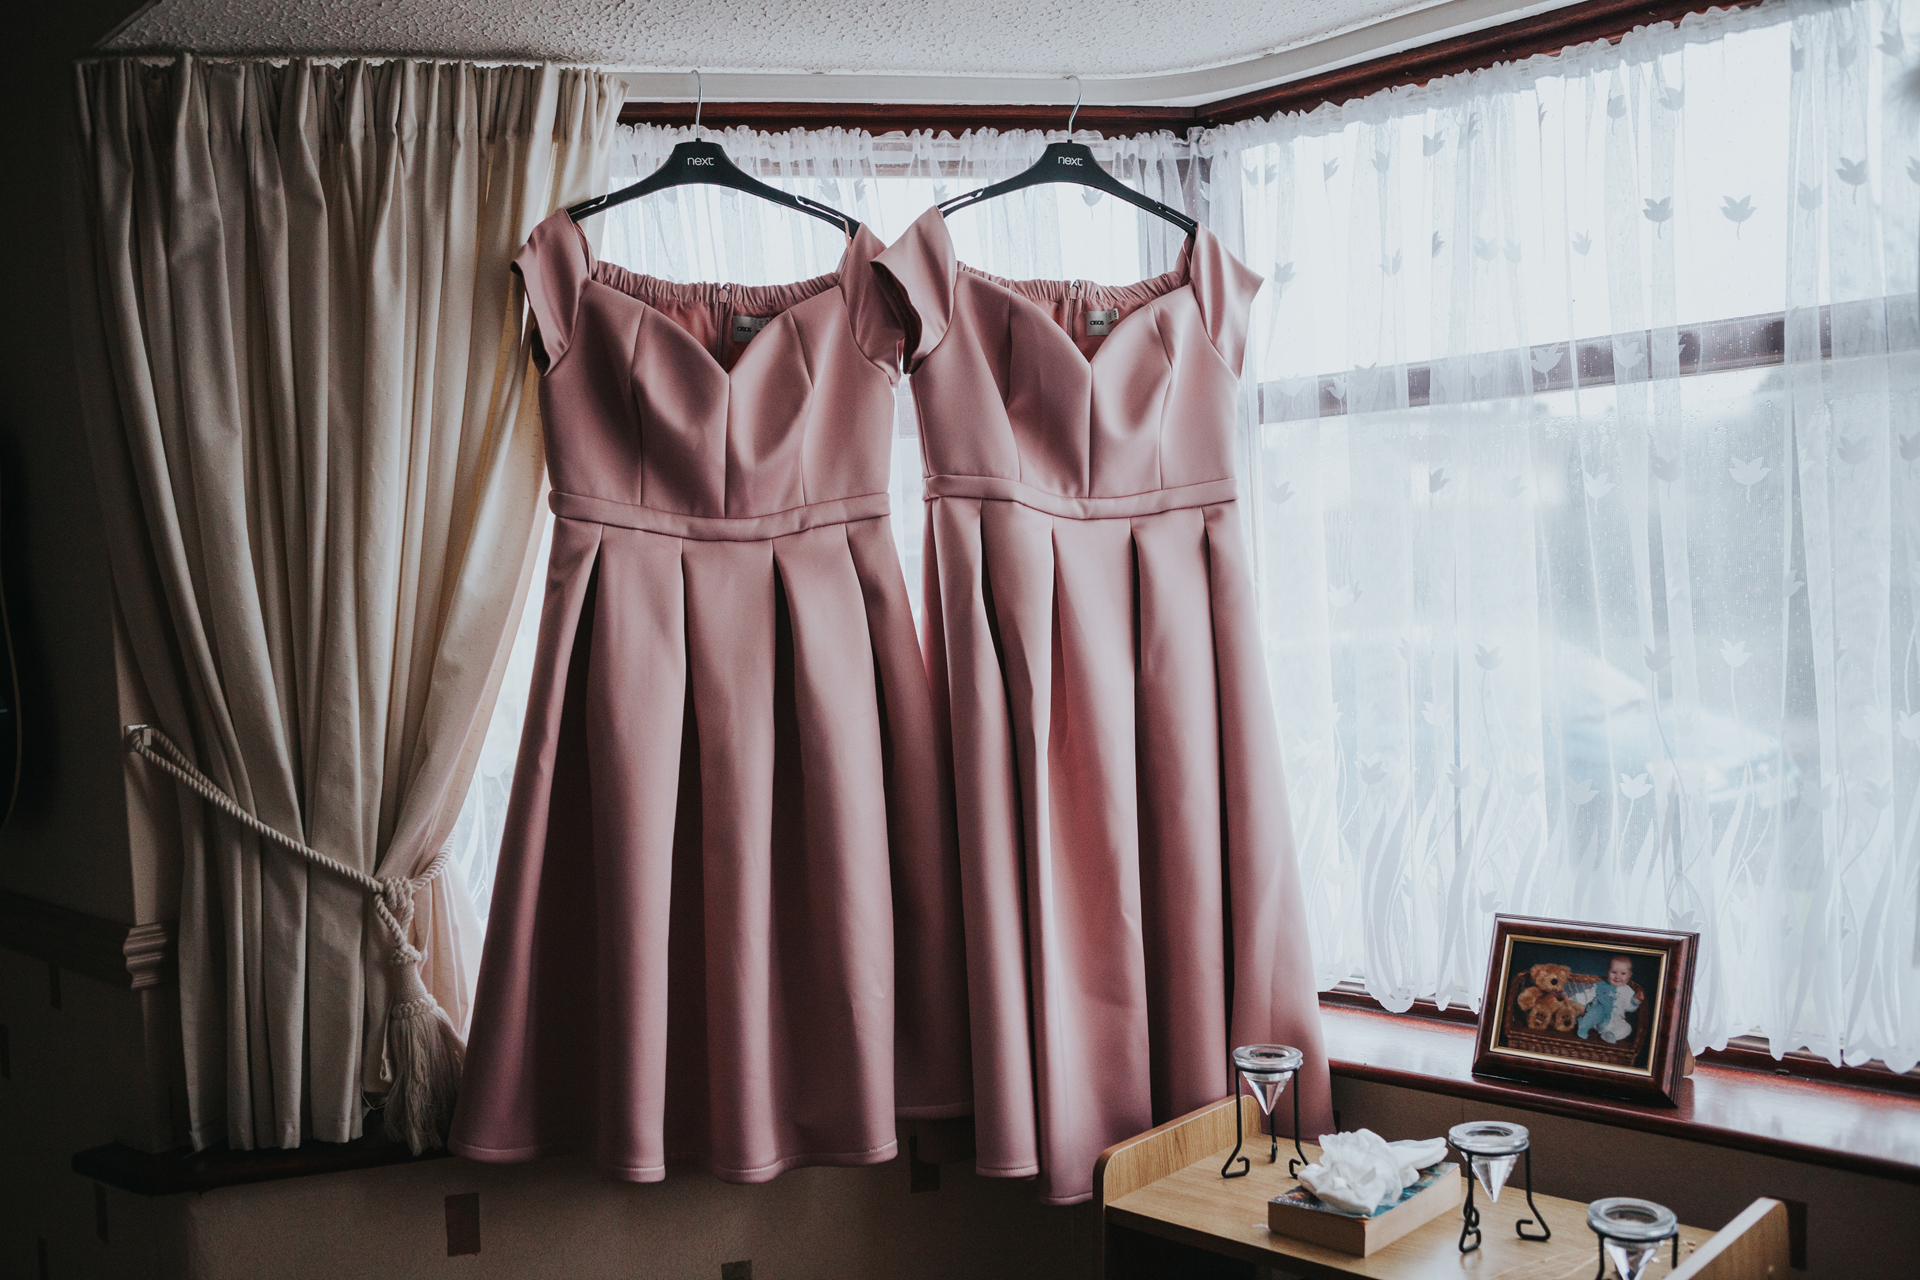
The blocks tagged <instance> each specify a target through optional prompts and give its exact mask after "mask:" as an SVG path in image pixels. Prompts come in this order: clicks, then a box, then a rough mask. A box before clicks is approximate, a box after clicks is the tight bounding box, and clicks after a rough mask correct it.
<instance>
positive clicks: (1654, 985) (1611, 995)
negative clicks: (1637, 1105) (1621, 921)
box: [1473, 916, 1700, 1106]
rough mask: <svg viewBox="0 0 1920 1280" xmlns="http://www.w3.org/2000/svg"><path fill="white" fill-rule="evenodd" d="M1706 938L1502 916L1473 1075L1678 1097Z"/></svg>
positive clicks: (1649, 1097)
mask: <svg viewBox="0 0 1920 1280" xmlns="http://www.w3.org/2000/svg"><path fill="white" fill-rule="evenodd" d="M1699 938H1700V935H1699V934H1695V933H1670V932H1666V931H1664V930H1657V929H1628V928H1620V927H1615V926H1611V925H1596V924H1584V923H1580V922H1577V921H1570V920H1538V919H1532V918H1529V917H1526V916H1495V917H1494V926H1493V950H1492V952H1491V953H1490V955H1489V957H1488V964H1487V991H1486V996H1485V998H1484V999H1483V1000H1482V1001H1481V1004H1480V1040H1479V1052H1478V1054H1477V1055H1476V1057H1475V1058H1474V1063H1473V1070H1474V1074H1475V1075H1485V1076H1501V1077H1505V1078H1507V1079H1515V1080H1527V1081H1532V1082H1536V1083H1541V1084H1560V1085H1569V1086H1573V1087H1577V1088H1580V1089H1582V1090H1583V1091H1587V1092H1599V1093H1608V1094H1612V1095H1614V1096H1616V1097H1622V1098H1631V1099H1635V1100H1637V1101H1643V1102H1658V1103H1665V1104H1666V1105H1668V1106H1673V1105H1675V1104H1676V1100H1677V1095H1678V1093H1679V1090H1680V1081H1681V1079H1682V1078H1683V1076H1684V1075H1685V1073H1686V1071H1687V1064H1688V1055H1687V1045H1686V1030H1687V1014H1688V1010H1689V1007H1690V1006H1691V1004H1692V999H1693V966H1694V953H1695V951H1696V949H1697V947H1698V944H1699Z"/></svg>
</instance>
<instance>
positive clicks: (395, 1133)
mask: <svg viewBox="0 0 1920 1280" xmlns="http://www.w3.org/2000/svg"><path fill="white" fill-rule="evenodd" d="M124 733H125V738H126V747H127V750H128V752H130V753H131V754H133V755H137V756H140V757H141V758H142V759H144V760H146V761H147V762H148V763H149V764H151V765H153V766H154V767H155V768H157V769H160V770H162V771H163V772H166V773H169V774H172V775H173V776H174V777H175V778H176V779H178V780H179V781H180V782H181V783H182V784H183V785H185V786H186V787H187V788H188V789H189V790H191V791H194V792H197V793H198V794H199V795H200V797H201V798H202V799H204V800H206V801H207V802H208V803H210V804H212V805H213V806H214V807H215V808H217V809H220V810H221V811H222V812H224V813H226V814H227V815H228V816H229V817H231V818H232V819H233V820H234V821H236V822H238V823H239V824H240V825H241V826H243V827H246V828H247V829H248V830H250V831H252V832H254V833H255V834H256V835H258V836H260V837H261V838H262V839H264V840H269V841H271V842H273V843H274V844H277V845H279V846H281V847H282V848H284V849H288V850H291V851H292V852H294V853H297V854H299V855H300V856H301V857H302V858H305V859H306V860H307V861H308V862H310V863H312V864H313V865H315V866H317V867H324V868H325V869H326V870H328V871H331V872H333V873H334V874H335V875H337V876H340V877H341V878H342V879H345V880H350V881H352V882H353V883H354V884H357V885H359V886H360V887H361V888H362V889H364V890H366V891H367V893H368V894H370V895H371V896H372V898H373V910H374V914H375V915H377V916H379V918H380V923H381V924H383V925H385V926H386V928H387V932H388V933H390V934H392V935H393V938H394V948H393V951H392V952H391V954H390V956H389V959H390V960H391V962H392V964H393V968H394V973H395V978H396V981H395V983H394V987H393V992H394V998H393V1003H392V1004H391V1005H389V1006H388V1008H387V1056H388V1059H389V1062H390V1064H391V1066H392V1074H393V1084H392V1087H391V1088H389V1089H388V1091H387V1100H386V1108H385V1110H386V1130H387V1137H389V1138H390V1139H392V1140H393V1141H395V1142H405V1143H406V1144H407V1146H408V1147H409V1148H410V1149H411V1150H412V1151H413V1154H415V1155H419V1154H420V1153H421V1152H422V1151H425V1150H426V1149H427V1148H428V1147H438V1146H444V1145H445V1143H446V1131H447V1126H448V1125H449V1124H450V1123H451V1122H452V1119H453V1104H454V1099H455V1097H456V1096H457V1094H458V1092H459V1087H460V1069H461V1066H462V1064H463V1061H464V1059H465V1056H466V1046H465V1045H463V1044H462V1043H461V1041H460V1033H459V1032H458V1031H456V1030H455V1029H454V1025H453V1020H452V1019H451V1018H449V1017H448V1016H447V1012H446V1010H444V1009H442V1008H441V1007H440V1002H439V1001H438V1000H435V999H434V998H433V993H432V992H431V991H429V990H427V985H426V983H425V982H424V981H423V980H422V979H421V977H420V961H421V959H422V955H421V952H420V949H419V948H418V947H416V946H414V945H413V940H412V936H411V934H412V928H413V899H414V895H415V894H417V893H418V892H419V891H420V890H421V889H423V888H425V887H426V886H427V885H429V884H431V883H433V882H434V881H435V880H437V879H439V878H440V876H441V875H442V874H443V873H444V872H445V871H446V869H447V866H448V859H449V857H450V856H451V855H452V852H453V840H452V838H451V837H449V838H448V840H447V843H446V844H444V845H442V846H441V847H440V852H439V853H437V854H435V855H434V858H433V861H432V862H429V863H428V864H427V865H426V867H425V869H424V870H422V871H421V872H420V874H419V875H417V876H370V875H368V874H367V873H366V872H364V871H360V870H358V869H356V868H354V867H350V866H348V865H347V864H346V863H344V862H341V861H339V860H338V859H335V858H330V857H328V856H327V855H326V854H324V853H321V852H320V851H319V850H318V849H314V848H310V847H308V846H307V845H305V844H302V843H301V842H300V841H298V840H295V839H294V838H293V837H292V836H290V835H287V834H286V833H285V832H283V831H279V830H276V829H275V828H273V827H270V826H268V825H267V824H266V823H264V822H262V821H261V820H260V819H258V818H256V817H255V816H254V815H253V814H251V813H249V812H247V810H246V809H245V808H244V807H242V805H241V804H240V802H239V801H238V800H235V799H234V798H233V797H232V796H231V795H228V794H227V792H226V790H225V789H224V788H222V787H221V786H220V785H219V784H218V783H216V782H215V781H214V780H213V779H211V778H209V777H208V776H207V775H206V774H204V773H202V772H201V771H200V770H199V768H198V767H197V766H195V764H194V763H193V761H192V760H190V759H189V758H188V757H187V754H186V753H185V752H184V751H182V750H181V749H180V748H179V746H177V745H176V744H175V743H174V741H173V739H171V738H169V737H168V736H167V735H166V734H164V733H162V732H161V731H160V730H158V729H156V728H154V727H153V726H152V725H148V724H130V725H127V726H126V727H125V730H124Z"/></svg>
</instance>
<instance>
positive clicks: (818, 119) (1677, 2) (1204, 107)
mask: <svg viewBox="0 0 1920 1280" xmlns="http://www.w3.org/2000/svg"><path fill="white" fill-rule="evenodd" d="M1754 3H1756V0H1726V3H1722V4H1716V5H1712V6H1708V5H1706V4H1702V3H1701V2H1700V0H1588V2H1587V3H1584V4H1575V5H1572V6H1570V7H1567V8H1564V9H1553V10H1549V11H1548V12H1546V13H1541V14H1536V15H1534V16H1533V17H1530V18H1521V19H1519V20H1517V21H1514V22H1508V23H1504V24H1502V25H1500V26H1497V27H1486V28H1483V29H1482V30H1479V31H1473V32H1469V33H1467V34H1465V35H1461V36H1455V37H1453V38H1451V39H1447V40H1439V41H1435V42H1434V43H1432V44H1426V45H1419V46H1416V47H1415V48H1412V49H1406V50H1403V51H1401V52H1399V53H1392V54H1387V55H1385V56H1383V57H1379V58H1372V59H1369V60H1367V61H1365V62H1359V63H1355V64H1353V65H1351V66H1346V67H1341V68H1338V69H1336V70H1333V71H1328V72H1323V73H1321V74H1319V75H1314V76H1308V77H1306V78H1305V79H1302V80H1294V81H1290V82H1287V83H1283V84H1277V85H1273V86H1271V87H1269V88H1265V89H1256V90H1254V91H1252V92H1250V93H1239V94H1233V95H1231V96H1228V97H1224V98H1220V99H1217V100H1215V101H1213V102H1205V103H1201V104H1199V105H1198V106H1192V107H1127V106H1088V107H1082V108H1081V109H1080V119H1079V121H1078V125H1079V127H1081V128H1086V129H1094V130H1097V131H1099V132H1100V133H1103V134H1106V135H1108V136H1109V137H1113V136H1121V135H1125V134H1135V133H1154V132H1158V131H1160V130H1163V129H1164V130H1169V131H1171V132H1173V133H1177V134H1187V133H1191V132H1192V131H1194V130H1196V129H1211V128H1215V127H1217V126H1219V125H1223V124H1232V123H1234V122H1235V121H1239V120H1252V119H1256V118H1258V117H1262V116H1272V115H1282V114H1286V113H1288V112H1295V111H1311V110H1313V109H1314V108H1315V107H1318V106H1321V105H1323V104H1325V103H1335V104H1338V103H1342V102H1350V101H1352V100H1353V99H1355V98H1364V97H1366V96H1367V95H1368V94H1372V93H1378V92H1380V91H1381V90H1383V89H1393V88H1398V87H1400V86H1403V85H1414V84H1425V83H1427V82H1428V81H1430V80H1436V79H1439V78H1440V77H1442V76H1450V75H1459V74H1461V73H1464V72H1469V71H1482V70H1485V69H1486V68H1488V67H1491V66H1495V65H1497V64H1499V63H1503V62H1517V61H1520V60H1522V59H1526V58H1531V57H1535V56H1537V55H1540V54H1554V53H1559V52H1560V51H1561V50H1563V49H1568V48H1571V47H1573V46H1575V45H1581V44H1588V43H1591V42H1593V41H1596V40H1606V41H1609V42H1613V41H1618V40H1619V39H1620V38H1621V37H1622V36H1625V35H1626V34H1627V33H1628V32H1630V31H1632V30H1633V29H1634V28H1636V27H1642V26H1650V25H1653V24H1655V23H1660V22H1678V21H1679V20H1680V19H1682V18H1684V17H1686V16H1687V15H1688V14H1694V13H1705V12H1707V10H1708V9H1709V7H1711V8H1716V9H1723V10H1724V9H1742V8H1751V7H1752V6H1753V4H1754ZM1064 110H1065V109H1064V108H1063V107H1061V106H1060V105H1058V104H1054V103H1020V104H1007V105H993V104H980V103H964V104H956V105H951V106H948V105H940V104H934V103H887V102H712V101H709V102H708V103H706V107H705V115H704V116H702V118H701V124H702V125H706V126H710V127H713V128H719V129H724V128H728V127H731V126H736V125H743V126H746V127H747V128H751V129H758V130H762V131H765V132H770V133H772V132H780V131H783V130H786V129H833V128H840V129H864V130H866V131H867V132H869V133H876V134H878V133H889V132H892V131H893V130H896V129H898V130H903V131H906V132H911V131H913V130H916V129H931V130H945V131H947V132H949V133H961V132H964V131H966V130H968V129H999V130H1007V129H1058V128H1059V127H1060V126H1061V125H1062V123H1063V122H1064ZM620 122H621V123H622V124H656V125H690V124H692V123H693V104H692V103H691V102H628V103H627V104H626V105H625V106H624V107H622V108H621V109H620Z"/></svg>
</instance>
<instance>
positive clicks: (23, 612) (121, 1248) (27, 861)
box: [0, 0, 165, 1280]
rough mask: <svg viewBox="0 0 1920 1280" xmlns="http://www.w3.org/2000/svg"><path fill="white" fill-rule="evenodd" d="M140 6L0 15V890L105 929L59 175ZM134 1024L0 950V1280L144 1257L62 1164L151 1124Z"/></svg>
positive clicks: (98, 620) (79, 455) (105, 884)
mask: <svg viewBox="0 0 1920 1280" xmlns="http://www.w3.org/2000/svg"><path fill="white" fill-rule="evenodd" d="M139 7H140V5H139V4H138V3H137V2H136V0H61V3H58V4H34V5H21V6H19V7H18V8H17V9H12V8H10V9H9V11H8V15H7V16H8V23H7V34H8V55H9V56H8V59H7V74H6V75H5V76H4V77H0V118H3V119H5V120H6V122H7V128H6V129H5V130H4V131H0V171H3V172H4V173H5V174H6V178H7V181H6V192H7V197H8V198H7V199H6V200H5V201H0V243H4V244H5V245H6V246H7V305H6V306H5V307H4V308H0V577H4V587H5V593H6V605H7V613H8V620H9V623H10V625H11V630H12V634H13V638H14V641H15V648H16V653H17V658H18V666H19V677H20V685H21V693H22V708H21V710H22V713H23V725H24V728H25V736H26V740H27V741H26V756H25V759H26V765H27V767H26V770H25V776H24V777H23V778H22V785H21V794H20V801H19V805H18V807H17V808H16V810H15V812H14V814H13V816H12V817H11V818H10V819H9V820H8V822H7V823H6V825H5V826H4V827H0V889H4V890H8V891H11V892H14V893H19V894H24V895H27V896H29V897H32V898H36V899H39V900H41V901H45V902H52V903H56V904H58V905H60V906H64V907H68V908H71V909H74V910H77V911H83V912H86V913H88V914H90V915H94V916H98V917H102V918H105V919H107V920H111V921H116V922H119V923H122V924H132V923H135V922H136V921H138V920H139V919H140V915H139V910H138V907H137V905H136V900H135V892H134V881H133V874H132V866H131V859H130V858H129V853H128V837H127V830H128V827H127V812H126V801H125V793H124V790H123V783H122V769H121V754H120V749H119V741H118V724H119V719H120V717H119V711H118V706H117V701H116V674H115V660H114V646H113V639H112V634H113V633H112V623H111V611H110V603H109V582H108V577H107V562H106V548H105V542H104V539H103V538H102V536H101V532H100V529H101V525H100V509H99V503H98V500H97V498H96V497H95V494H94V490H93V483H92V470H91V462H90V459H89V455H88V452H87V448H86V443H85V436H84V433H83V430H82V427H81V422H80V405H79V393H78V388H77V385H76V382H75V374H74V370H73V365H72V360H71V339H70V334H71V327H70V323H69V316H68V306H69V303H70V299H69V297H68V292H67V285H66V271H65V252H66V240H65V237H66V233H67V213H66V204H65V190H64V186H63V170H62V166H63V163H64V159H65V156H66V154H67V148H68V139H69V137H70V134H69V132H68V129H69V123H70V120H71V115H72V103H73V100H74V87H73V60H74V59H75V58H76V57H78V56H79V55H80V54H82V53H83V52H84V51H85V50H86V49H87V48H88V47H89V46H90V45H92V44H93V43H94V42H95V41H97V40H99V39H100V38H101V37H102V36H104V35H106V34H107V33H108V32H109V31H111V30H112V29H113V28H114V26H115V25H116V24H118V23H119V22H120V21H121V20H123V19H124V18H126V17H128V16H129V15H131V14H132V13H133V12H134V11H135V10H137V9H138V8H139ZM56 995H57V999H56ZM161 1003H163V1004H164V1003H165V1001H162V1002H161ZM144 1030H145V1028H144V1026H143V1016H142V1004H141V998H140V997H139V996H136V995H135V994H134V993H133V992H132V991H130V990H127V989H125V988H124V987H117V986H112V985H108V984H106V983H102V982H98V981H95V980H93V979H89V978H84V977H81V976H79V975H77V974H73V973H70V972H64V971H63V972H61V973H60V974H59V975H58V976H57V977H56V976H54V975H52V974H50V972H49V968H48V966H47V964H46V963H45V962H44V961H36V960H30V959H28V958H27V957H25V956H22V955H19V954H17V953H14V952H9V951H4V950H0V1277H6V1280H13V1278H14V1277H22V1278H37V1277H39V1276H41V1275H43V1274H45V1275H51V1276H72V1275H86V1274H95V1275H114V1276H118V1275H122V1274H137V1271H134V1270H130V1269H129V1267H130V1266H131V1265H133V1264H136V1263H139V1264H142V1265H143V1264H144V1261H143V1260H145V1259H148V1258H150V1257H151V1256H152V1252H153V1249H152V1242H153V1240H154V1239H155V1238H156V1235H157V1225H156V1224H158V1223H159V1222H160V1221H162V1220H163V1218H164V1216H165V1215H164V1213H163V1211H162V1207H161V1206H159V1205H151V1206H144V1207H142V1208H141V1209H140V1210H139V1211H138V1212H135V1213H133V1214H130V1215H129V1216H128V1217H127V1219H126V1221H124V1222H122V1223H120V1224H119V1228H120V1229H119V1230H117V1231H113V1232H110V1233H109V1236H110V1238H109V1240H108V1241H101V1240H100V1238H99V1235H100V1222H99V1220H98V1214H97V1212H96V1209H97V1205H96V1202H95V1193H94V1189H93V1188H92V1187H91V1186H90V1185H89V1184H87V1183H86V1182H84V1181H82V1180H81V1179H80V1178H77V1177H75V1176H74V1175H73V1174H72V1173H71V1172H69V1171H68V1166H67V1162H68V1160H69V1159H70V1158H71V1156H72V1154H73V1152H75V1151H77V1150H80V1149H81V1148H83V1147H87V1146H93V1145H97V1144H99V1143H103V1142H108V1141H112V1140H114V1139H116V1138H120V1137H130V1136H138V1135H140V1134H141V1133H143V1132H150V1131H151V1128H152V1122H151V1117H152V1114H153V1111H154V1107H155V1102H156V1099H155V1098H154V1097H153V1096H152V1095H151V1092H150V1089H149V1083H148V1082H149V1076H148V1074H147V1072H146V1071H145V1070H144V1066H143V1052H144V1051H143V1043H144ZM161 1110H162V1111H163V1112H164V1103H163V1102H162V1103H161ZM83 1250H86V1251H90V1252H96V1253H98V1252H100V1251H105V1252H104V1253H101V1254H100V1256H101V1258H103V1259H105V1260H106V1263H105V1265H104V1267H102V1266H96V1265H93V1264H85V1265H83V1264H82V1263H81V1262H80V1258H81V1256H82V1251H83ZM43 1251H44V1255H45V1263H44V1267H43V1263H42V1254H43Z"/></svg>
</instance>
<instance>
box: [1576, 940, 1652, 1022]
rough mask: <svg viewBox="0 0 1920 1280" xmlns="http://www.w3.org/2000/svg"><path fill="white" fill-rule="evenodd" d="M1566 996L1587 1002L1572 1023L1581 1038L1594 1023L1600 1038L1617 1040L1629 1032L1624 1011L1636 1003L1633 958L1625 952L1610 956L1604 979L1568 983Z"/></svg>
mask: <svg viewBox="0 0 1920 1280" xmlns="http://www.w3.org/2000/svg"><path fill="white" fill-rule="evenodd" d="M1567 999H1569V1000H1572V1001H1574V1002H1576V1003H1578V1004H1584V1005H1585V1006H1587V1009H1586V1012H1585V1013H1582V1014H1581V1015H1580V1022H1579V1024H1578V1025H1577V1026H1575V1027H1574V1031H1576V1032H1577V1033H1578V1034H1579V1036H1580V1038H1581V1039H1582V1040H1585V1039H1586V1038H1587V1036H1588V1035H1589V1034H1590V1033H1591V1032H1592V1031H1593V1030H1594V1029H1595V1028H1596V1027H1597V1028H1599V1030H1600V1038H1601V1039H1602V1040H1605V1041H1606V1042H1607V1043H1608V1044H1618V1043H1620V1042H1621V1041H1622V1040H1625V1039H1626V1038H1627V1037H1628V1036H1631V1035H1632V1034H1633V1027H1632V1026H1630V1025H1629V1024H1628V1022H1627V1015H1628V1014H1629V1013H1632V1012H1633V1011H1634V1010H1635V1009H1638V1008H1639V1007H1640V997H1639V996H1637V995H1635V994H1634V993H1633V961H1631V960H1629V959H1627V957H1625V956H1615V957H1613V959H1612V960H1611V961H1609V962H1608V964H1607V980H1606V981H1605V982H1587V983H1579V984H1569V985H1568V987H1567Z"/></svg>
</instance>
